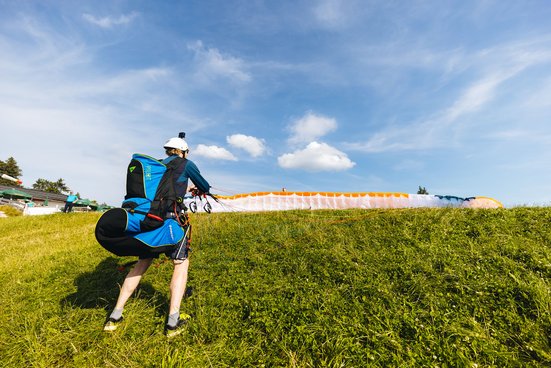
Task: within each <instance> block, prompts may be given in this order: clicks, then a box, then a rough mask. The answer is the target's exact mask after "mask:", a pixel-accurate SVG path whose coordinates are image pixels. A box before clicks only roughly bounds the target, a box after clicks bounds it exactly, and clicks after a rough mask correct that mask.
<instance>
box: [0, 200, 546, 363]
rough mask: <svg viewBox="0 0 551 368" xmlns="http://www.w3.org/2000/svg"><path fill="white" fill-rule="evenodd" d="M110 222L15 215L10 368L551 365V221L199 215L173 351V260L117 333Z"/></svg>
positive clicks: (479, 215)
mask: <svg viewBox="0 0 551 368" xmlns="http://www.w3.org/2000/svg"><path fill="white" fill-rule="evenodd" d="M97 219H98V215H97V214H75V213H72V214H56V215H51V216H39V217H14V218H5V219H0V247H1V248H2V249H1V250H2V255H3V256H2V257H1V258H0V326H1V329H0V358H1V359H0V365H2V366H5V367H151V366H156V367H157V366H160V367H179V366H181V367H209V366H213V367H238V366H242V367H243V366H254V367H259V366H266V367H276V366H277V367H279V366H282V367H366V366H368V367H390V366H394V367H545V366H550V365H551V245H550V244H551V231H550V230H549V225H550V222H551V209H547V208H516V209H502V210H458V209H422V210H368V211H361V210H350V211H313V212H311V211H292V212H277V213H261V214H260V213H256V214H231V213H230V214H211V215H193V217H192V222H193V224H194V234H193V235H194V238H193V252H192V258H191V268H190V281H189V285H190V286H192V287H193V295H192V296H191V297H190V298H188V299H186V300H185V301H184V303H183V308H184V309H183V310H184V311H186V312H188V313H192V314H193V315H194V318H193V321H192V323H191V324H190V325H189V327H188V330H187V332H186V333H185V334H183V335H182V336H178V337H177V338H174V339H173V340H170V341H167V339H166V338H165V337H164V335H163V333H162V332H163V325H164V322H165V315H166V312H167V303H168V301H167V297H168V283H169V280H170V275H171V272H172V265H171V263H170V262H167V261H165V260H164V259H160V260H157V261H155V263H154V265H153V266H152V267H151V269H150V270H149V271H148V273H147V274H146V277H145V278H144V282H143V284H142V287H141V288H140V290H139V292H138V293H137V295H136V296H135V297H134V298H132V299H131V300H130V301H129V303H128V304H127V307H126V309H125V323H124V325H123V327H122V328H120V329H119V330H117V331H116V332H115V333H112V334H108V333H104V332H103V331H102V326H103V322H104V320H105V318H106V316H107V314H108V312H109V311H110V310H111V309H112V307H113V305H114V303H115V299H116V297H117V294H118V286H117V285H118V284H120V283H121V282H122V280H123V278H124V276H125V274H126V272H127V271H128V266H126V267H125V265H127V264H128V262H130V261H132V258H119V257H115V256H113V255H111V254H109V253H108V252H107V251H105V250H103V248H101V247H100V246H99V245H98V244H97V243H96V242H95V239H94V236H93V230H94V226H95V222H96V221H97Z"/></svg>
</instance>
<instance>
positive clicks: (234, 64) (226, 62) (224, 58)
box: [188, 41, 252, 83]
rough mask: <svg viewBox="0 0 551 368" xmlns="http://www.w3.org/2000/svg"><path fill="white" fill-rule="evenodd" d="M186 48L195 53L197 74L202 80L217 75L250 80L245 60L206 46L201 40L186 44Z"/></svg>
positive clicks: (235, 80) (240, 80)
mask: <svg viewBox="0 0 551 368" xmlns="http://www.w3.org/2000/svg"><path fill="white" fill-rule="evenodd" d="M188 49H189V50H192V51H193V52H194V53H195V58H196V60H197V61H198V70H197V76H198V77H199V78H200V80H202V81H203V82H208V81H212V80H213V79H216V78H219V77H222V78H225V79H229V80H231V81H233V82H238V83H247V82H250V81H251V80H252V77H251V75H250V74H249V73H247V72H246V65H245V62H244V61H243V60H241V59H239V58H236V57H233V56H230V55H224V54H222V53H221V52H220V51H219V50H218V49H216V48H207V47H205V46H204V45H203V42H201V41H196V42H194V43H191V44H188Z"/></svg>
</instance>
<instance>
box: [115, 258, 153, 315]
mask: <svg viewBox="0 0 551 368" xmlns="http://www.w3.org/2000/svg"><path fill="white" fill-rule="evenodd" d="M152 262H153V258H148V259H140V260H139V261H138V263H136V265H134V267H133V268H132V269H131V270H130V272H128V275H126V278H125V279H124V282H123V284H122V286H121V291H120V293H119V298H118V299H117V304H116V305H115V309H123V308H124V305H125V304H126V302H127V301H128V299H129V298H130V296H131V295H132V293H134V291H135V290H136V288H137V287H138V285H139V283H140V280H141V279H142V276H143V274H144V273H145V271H147V269H148V268H149V266H151V263H152Z"/></svg>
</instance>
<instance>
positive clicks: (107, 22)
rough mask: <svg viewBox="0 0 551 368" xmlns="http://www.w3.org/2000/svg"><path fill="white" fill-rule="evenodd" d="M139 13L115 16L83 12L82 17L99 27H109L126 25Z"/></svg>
mask: <svg viewBox="0 0 551 368" xmlns="http://www.w3.org/2000/svg"><path fill="white" fill-rule="evenodd" d="M139 15H140V14H139V13H138V12H136V11H133V12H131V13H130V14H122V15H119V16H118V17H115V16H106V17H97V16H95V15H92V14H89V13H84V14H82V18H84V20H86V21H87V22H89V23H91V24H93V25H96V26H98V27H101V28H105V29H109V28H113V27H115V26H120V25H127V24H129V23H131V22H132V21H133V20H134V19H136V18H137V17H138V16H139Z"/></svg>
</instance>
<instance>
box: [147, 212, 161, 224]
mask: <svg viewBox="0 0 551 368" xmlns="http://www.w3.org/2000/svg"><path fill="white" fill-rule="evenodd" d="M146 216H147V217H149V218H152V219H153V220H157V221H161V222H164V221H165V220H163V219H162V218H160V217H159V216H155V215H152V214H151V213H148V214H147V215H146Z"/></svg>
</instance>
